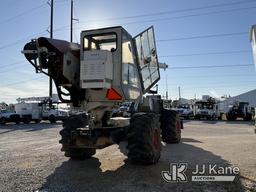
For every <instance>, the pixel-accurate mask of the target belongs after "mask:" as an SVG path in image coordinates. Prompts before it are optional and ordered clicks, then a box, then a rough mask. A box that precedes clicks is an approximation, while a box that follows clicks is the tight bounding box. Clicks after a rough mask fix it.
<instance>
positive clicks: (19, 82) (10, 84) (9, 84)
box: [1, 76, 47, 87]
mask: <svg viewBox="0 0 256 192" xmlns="http://www.w3.org/2000/svg"><path fill="white" fill-rule="evenodd" d="M46 77H47V76H44V77H37V78H34V79H27V80H24V81H18V82H13V83H8V84H4V85H1V86H5V87H6V86H12V85H17V84H21V83H26V82H29V81H33V80H38V79H43V78H46Z"/></svg>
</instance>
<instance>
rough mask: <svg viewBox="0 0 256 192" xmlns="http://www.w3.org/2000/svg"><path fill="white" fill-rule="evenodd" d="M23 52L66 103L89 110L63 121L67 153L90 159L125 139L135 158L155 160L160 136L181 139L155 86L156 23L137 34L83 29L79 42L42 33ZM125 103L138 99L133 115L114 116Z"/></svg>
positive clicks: (176, 123)
mask: <svg viewBox="0 0 256 192" xmlns="http://www.w3.org/2000/svg"><path fill="white" fill-rule="evenodd" d="M23 53H24V55H25V57H26V58H27V60H28V61H29V62H30V63H31V64H32V65H33V66H34V67H35V69H36V71H37V72H40V73H44V74H46V75H48V76H50V77H51V78H52V79H53V80H54V82H55V84H56V88H57V92H58V95H59V98H60V100H61V101H62V102H63V103H70V104H71V105H72V106H73V108H74V109H76V110H77V111H81V110H83V111H85V112H83V113H79V112H78V113H76V114H75V115H72V116H70V117H69V118H68V119H67V120H66V121H65V122H64V124H63V129H62V130H61V131H60V134H61V140H60V143H61V144H62V151H64V152H65V156H67V157H71V158H73V159H76V158H78V159H86V158H89V157H91V156H92V155H94V154H95V151H96V149H101V148H104V147H107V146H109V145H111V144H114V143H119V142H120V141H122V140H127V141H128V145H127V148H128V150H129V153H128V158H129V159H130V160H131V162H134V163H143V164H154V163H156V162H158V160H159V158H160V154H161V135H162V139H163V141H165V142H167V143H178V142H180V139H181V130H180V128H181V122H180V120H179V117H178V114H177V112H175V111H172V110H167V109H164V108H163V101H162V99H161V97H160V95H156V94H157V92H156V91H152V90H151V88H152V87H154V86H155V85H156V83H157V82H158V81H159V79H160V72H159V63H158V60H157V51H156V45H155V39H154V30H153V27H150V28H148V29H147V30H145V31H143V32H142V33H140V34H138V35H137V36H135V37H134V38H132V36H131V35H130V34H129V33H128V32H127V31H126V30H125V29H124V28H122V27H120V26H118V27H110V28H102V29H95V30H87V31H82V32H81V38H80V44H76V43H69V42H67V41H63V40H57V39H49V38H45V37H40V38H38V39H35V40H32V41H31V42H29V43H27V44H26V45H25V47H24V50H23ZM46 71H47V72H46ZM145 94H147V96H144V95H145ZM123 102H134V103H135V104H134V110H133V113H132V114H131V116H130V117H112V116H111V115H112V111H113V109H114V107H115V106H116V105H117V104H118V103H123Z"/></svg>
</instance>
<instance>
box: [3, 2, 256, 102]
mask: <svg viewBox="0 0 256 192" xmlns="http://www.w3.org/2000/svg"><path fill="white" fill-rule="evenodd" d="M54 9H55V10H54V12H55V14H54V38H58V39H65V40H69V23H70V18H69V17H70V0H55V1H54ZM0 10H1V11H0V25H1V36H0V41H1V44H0V57H1V62H0V76H1V82H0V86H1V89H0V102H1V101H6V102H8V103H10V102H15V100H16V98H18V97H28V96H46V95H47V94H48V80H47V78H46V77H45V76H44V75H41V74H35V71H34V69H33V67H32V66H31V65H30V64H29V63H28V62H26V61H25V59H24V57H23V55H22V54H21V50H22V48H23V46H24V44H25V43H26V42H27V41H29V40H30V39H32V38H37V37H39V36H49V33H48V32H47V29H48V28H49V21H50V7H49V5H47V3H46V0H37V1H34V0H20V1H16V0H2V1H1V8H0ZM255 11H256V2H255V1H254V0H225V1H223V0H215V1H210V0H171V1H170V0H158V1H148V0H140V1H138V0H136V1H135V0H129V1H125V0H108V1H104V0H102V1H100V0H94V1H87V0H74V13H75V18H77V19H79V22H76V23H75V26H74V28H75V33H74V38H73V39H74V41H77V42H78V41H79V34H80V31H81V30H86V29H92V28H98V27H108V26H115V25H122V26H123V27H124V28H125V29H126V30H127V31H128V32H129V33H130V34H131V35H133V36H135V35H136V34H137V33H139V32H140V31H143V30H144V29H145V28H147V27H149V26H151V25H154V28H155V35H156V42H157V51H158V56H159V61H161V62H166V63H167V64H168V65H169V69H167V70H166V71H162V72H161V78H162V79H161V81H160V82H159V91H160V93H161V94H165V91H166V88H168V92H169V96H171V98H172V99H176V98H177V97H178V87H179V86H180V87H181V96H182V97H185V98H194V96H195V95H196V97H201V95H209V94H210V95H212V96H215V97H220V96H222V95H224V94H227V95H231V96H234V95H237V94H240V93H243V92H246V91H249V90H252V89H255V88H256V74H255V69H254V66H253V59H252V53H251V47H250V41H249V32H250V27H251V25H253V24H256V18H255ZM227 65H231V66H228V67H227Z"/></svg>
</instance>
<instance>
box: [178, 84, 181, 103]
mask: <svg viewBox="0 0 256 192" xmlns="http://www.w3.org/2000/svg"><path fill="white" fill-rule="evenodd" d="M178 88H179V101H180V99H181V96H180V86H179V87H178Z"/></svg>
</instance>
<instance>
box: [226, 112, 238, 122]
mask: <svg viewBox="0 0 256 192" xmlns="http://www.w3.org/2000/svg"><path fill="white" fill-rule="evenodd" d="M236 118H237V117H236V116H234V115H233V114H229V113H228V114H227V120H228V121H235V120H236Z"/></svg>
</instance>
